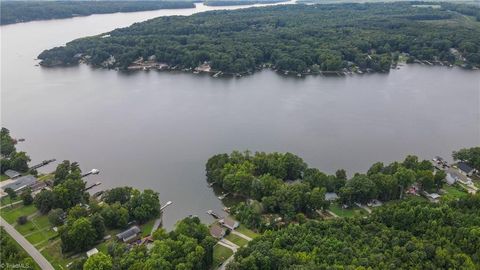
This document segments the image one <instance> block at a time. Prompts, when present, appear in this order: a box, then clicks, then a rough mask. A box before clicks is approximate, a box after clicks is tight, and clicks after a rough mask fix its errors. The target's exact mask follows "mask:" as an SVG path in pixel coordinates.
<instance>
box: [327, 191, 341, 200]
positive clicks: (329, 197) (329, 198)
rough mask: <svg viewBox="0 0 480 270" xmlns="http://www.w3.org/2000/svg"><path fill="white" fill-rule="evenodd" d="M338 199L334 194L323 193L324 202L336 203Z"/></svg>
mask: <svg viewBox="0 0 480 270" xmlns="http://www.w3.org/2000/svg"><path fill="white" fill-rule="evenodd" d="M337 199H338V195H337V193H335V192H327V193H325V200H326V201H330V202H331V201H336V200H337Z"/></svg>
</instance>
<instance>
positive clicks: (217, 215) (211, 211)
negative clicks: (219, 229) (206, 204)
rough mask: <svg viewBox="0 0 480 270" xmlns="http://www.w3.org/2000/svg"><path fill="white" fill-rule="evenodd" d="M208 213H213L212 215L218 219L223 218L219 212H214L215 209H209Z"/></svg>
mask: <svg viewBox="0 0 480 270" xmlns="http://www.w3.org/2000/svg"><path fill="white" fill-rule="evenodd" d="M207 214H209V215H211V216H212V217H214V218H216V219H221V218H222V217H221V216H220V215H219V214H217V213H215V212H213V210H207Z"/></svg>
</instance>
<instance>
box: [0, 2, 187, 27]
mask: <svg viewBox="0 0 480 270" xmlns="http://www.w3.org/2000/svg"><path fill="white" fill-rule="evenodd" d="M194 7H195V6H194V4H193V1H181V0H180V1H142V0H141V1H116V0H114V1H2V8H1V9H0V12H1V16H0V24H2V25H3V24H12V23H19V22H29V21H36V20H51V19H64V18H71V17H76V16H87V15H92V14H105V13H115V12H135V11H146V10H156V9H167V8H170V9H171V8H194Z"/></svg>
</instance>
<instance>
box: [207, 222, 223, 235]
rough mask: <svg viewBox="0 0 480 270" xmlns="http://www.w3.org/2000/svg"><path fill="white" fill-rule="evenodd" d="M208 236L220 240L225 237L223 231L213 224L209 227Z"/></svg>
mask: <svg viewBox="0 0 480 270" xmlns="http://www.w3.org/2000/svg"><path fill="white" fill-rule="evenodd" d="M210 234H211V235H212V236H213V237H215V238H222V237H223V236H224V235H225V230H224V229H223V228H222V227H220V226H218V225H216V224H214V225H212V226H211V227H210Z"/></svg>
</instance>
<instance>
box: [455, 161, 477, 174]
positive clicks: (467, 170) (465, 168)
mask: <svg viewBox="0 0 480 270" xmlns="http://www.w3.org/2000/svg"><path fill="white" fill-rule="evenodd" d="M457 167H458V169H459V170H460V172H461V173H463V174H465V175H466V176H472V175H473V174H474V173H475V169H474V168H472V167H470V165H468V164H467V163H466V162H463V161H461V162H458V163H457Z"/></svg>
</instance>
